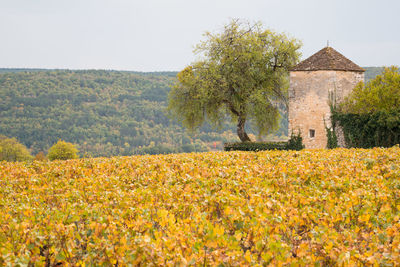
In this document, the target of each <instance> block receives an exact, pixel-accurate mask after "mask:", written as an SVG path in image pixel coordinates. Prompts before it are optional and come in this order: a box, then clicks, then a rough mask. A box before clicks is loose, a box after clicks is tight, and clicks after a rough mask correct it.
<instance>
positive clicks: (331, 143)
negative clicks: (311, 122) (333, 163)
mask: <svg viewBox="0 0 400 267" xmlns="http://www.w3.org/2000/svg"><path fill="white" fill-rule="evenodd" d="M325 130H326V137H327V138H328V142H327V144H326V147H327V148H328V149H332V148H337V147H338V140H337V136H336V132H335V130H334V128H328V127H326V126H325Z"/></svg>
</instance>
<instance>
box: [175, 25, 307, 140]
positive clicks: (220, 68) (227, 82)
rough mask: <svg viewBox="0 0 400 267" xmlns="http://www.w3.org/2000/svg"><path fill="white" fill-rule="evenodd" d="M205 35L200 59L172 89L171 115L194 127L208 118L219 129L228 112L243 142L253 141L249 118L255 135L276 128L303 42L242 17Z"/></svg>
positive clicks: (180, 77) (198, 51)
mask: <svg viewBox="0 0 400 267" xmlns="http://www.w3.org/2000/svg"><path fill="white" fill-rule="evenodd" d="M205 36H206V40H205V41H203V42H201V43H200V44H199V45H198V46H197V48H196V50H195V53H196V54H198V55H201V56H202V59H201V60H199V61H196V62H194V63H192V64H191V65H190V66H188V67H186V68H185V69H184V70H182V71H181V72H180V73H179V74H178V82H177V83H175V85H174V87H173V88H172V89H171V91H170V94H169V105H168V109H169V111H170V113H171V116H172V117H173V118H175V119H177V120H178V121H179V122H180V123H182V124H183V125H184V126H186V127H188V128H189V129H190V130H192V131H193V130H196V129H197V128H199V127H200V126H201V125H202V124H203V123H204V122H205V121H208V122H210V123H211V125H213V126H214V127H217V128H218V127H221V125H223V123H224V122H225V120H226V118H227V116H229V117H230V118H231V119H232V121H233V122H235V123H237V133H238V136H239V138H240V140H241V141H250V138H249V137H248V135H247V133H246V131H245V123H246V121H249V122H250V125H251V126H253V127H254V129H255V131H256V133H257V135H266V134H268V133H270V132H271V131H273V130H274V129H276V128H277V126H278V119H279V109H278V104H277V103H279V101H281V102H285V100H286V93H287V86H288V77H287V74H288V69H289V68H291V67H292V66H294V65H295V64H296V63H297V62H298V59H299V55H300V53H299V52H298V49H299V48H300V42H299V41H298V40H296V39H291V38H288V37H287V36H286V35H284V34H280V33H275V32H273V31H270V30H264V29H262V25H261V24H260V23H257V24H254V25H250V24H249V23H240V22H239V21H238V20H232V21H231V22H230V23H229V24H228V25H226V26H225V28H224V30H223V31H222V32H221V33H216V34H212V33H206V34H205Z"/></svg>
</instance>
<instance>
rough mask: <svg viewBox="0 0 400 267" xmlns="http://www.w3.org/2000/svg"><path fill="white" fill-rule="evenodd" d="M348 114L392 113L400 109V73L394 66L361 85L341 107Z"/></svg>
mask: <svg viewBox="0 0 400 267" xmlns="http://www.w3.org/2000/svg"><path fill="white" fill-rule="evenodd" d="M340 108H341V110H342V111H343V112H346V113H356V114H362V113H371V112H376V111H384V112H390V111H394V110H399V108H400V72H399V68H398V67H395V66H392V67H387V68H385V69H384V71H383V73H382V74H381V75H377V76H376V77H375V78H374V79H372V80H370V81H369V82H367V83H366V84H364V83H359V84H358V85H357V86H356V87H355V88H354V90H353V91H352V93H351V94H350V95H349V96H348V97H347V98H346V99H345V101H344V102H343V104H342V105H341V107H340Z"/></svg>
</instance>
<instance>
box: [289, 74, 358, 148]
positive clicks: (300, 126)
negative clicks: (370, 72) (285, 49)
mask: <svg viewBox="0 0 400 267" xmlns="http://www.w3.org/2000/svg"><path fill="white" fill-rule="evenodd" d="M363 80H364V73H361V72H352V71H331V70H329V71H292V72H291V73H290V87H289V134H291V133H292V132H294V133H295V134H297V133H298V132H299V131H300V133H301V136H302V137H303V143H304V145H305V147H306V148H326V145H327V137H326V130H325V125H326V126H327V127H331V122H330V115H331V112H330V106H329V101H330V98H331V97H330V96H334V97H335V98H336V101H337V102H338V103H340V102H341V101H342V100H343V99H344V97H345V96H347V95H348V94H349V93H350V92H351V90H353V88H354V86H355V85H356V84H357V83H358V82H360V81H363ZM338 133H339V135H341V132H340V131H339V132H338ZM313 134H314V136H312V135H313ZM338 139H339V141H340V143H339V146H344V145H345V144H344V142H343V137H342V136H338Z"/></svg>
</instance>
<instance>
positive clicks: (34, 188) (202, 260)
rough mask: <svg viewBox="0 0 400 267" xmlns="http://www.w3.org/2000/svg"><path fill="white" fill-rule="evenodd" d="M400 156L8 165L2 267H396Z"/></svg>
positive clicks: (0, 217)
mask: <svg viewBox="0 0 400 267" xmlns="http://www.w3.org/2000/svg"><path fill="white" fill-rule="evenodd" d="M399 210H400V148H399V147H398V146H396V147H393V148H388V149H379V148H375V149H334V150H303V151H269V152H258V153H254V152H216V153H191V154H171V155H156V156H154V155H153V156H133V157H114V158H88V159H78V160H68V161H54V162H40V161H33V162H31V163H9V162H1V163H0V265H5V266H17V265H18V264H19V265H20V266H62V265H64V266H66V265H68V266H99V265H102V266H127V265H130V266H135V265H141V266H149V265H150V266H159V265H167V266H168V265H170V266H171V265H181V266H187V265H195V266H199V265H202V266H209V265H213V266H214V265H221V266H245V265H251V266H254V265H278V266H279V265H287V264H289V265H290V264H293V265H290V266H303V265H309V264H313V265H314V264H316V266H318V265H319V266H330V265H351V266H357V265H360V266H361V265H370V264H371V265H376V266H392V265H396V264H398V263H399V262H400V235H399V232H400V212H399Z"/></svg>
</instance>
